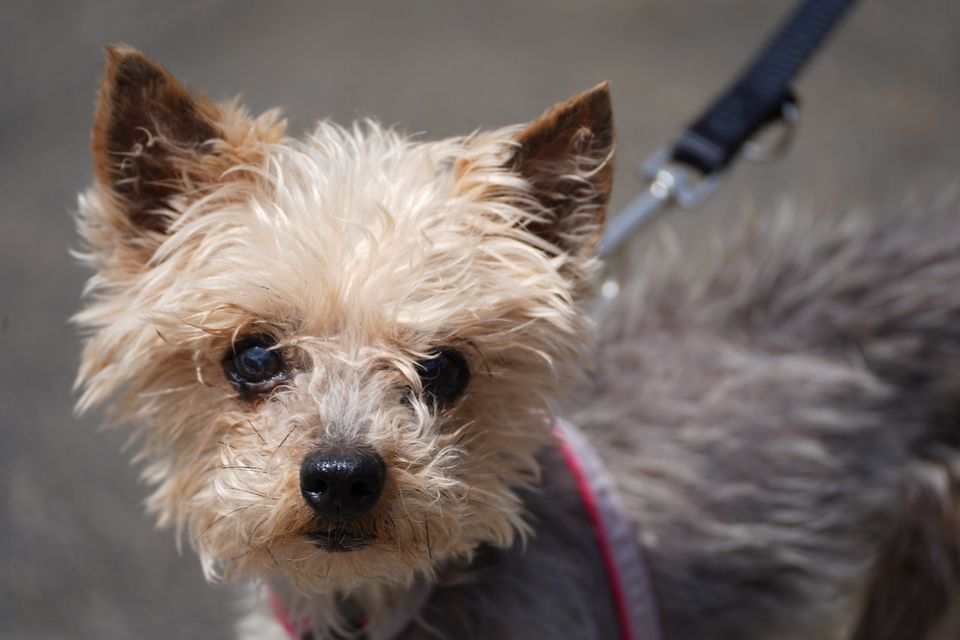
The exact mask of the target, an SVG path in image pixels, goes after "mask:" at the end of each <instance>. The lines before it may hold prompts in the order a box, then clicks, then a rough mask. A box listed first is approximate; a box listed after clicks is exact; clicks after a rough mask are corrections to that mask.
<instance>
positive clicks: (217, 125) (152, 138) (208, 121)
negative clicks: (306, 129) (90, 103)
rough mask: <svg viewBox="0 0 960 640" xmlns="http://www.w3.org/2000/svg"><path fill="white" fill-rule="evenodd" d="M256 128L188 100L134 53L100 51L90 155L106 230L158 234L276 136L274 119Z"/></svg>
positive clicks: (237, 113)
mask: <svg viewBox="0 0 960 640" xmlns="http://www.w3.org/2000/svg"><path fill="white" fill-rule="evenodd" d="M271 123H272V126H269V125H270V124H271ZM262 124H264V123H260V122H258V121H255V120H252V119H251V118H249V116H247V115H246V114H245V113H244V112H242V111H241V110H239V109H237V108H229V107H228V108H222V107H220V106H218V105H216V104H214V103H213V102H211V101H210V100H208V99H207V98H205V97H203V96H201V95H198V94H194V93H191V92H190V91H188V90H187V89H186V87H184V86H183V85H182V84H180V83H179V82H178V81H177V80H176V79H175V78H174V77H173V76H172V75H171V74H170V72H169V71H167V70H166V69H164V68H163V67H162V66H160V65H159V64H157V63H156V62H154V61H152V60H150V59H149V58H147V57H146V56H144V55H143V54H142V53H140V52H139V51H137V50H136V49H133V48H131V47H127V46H113V47H107V62H106V70H105V73H104V78H103V84H102V85H101V88H100V95H99V100H98V103H97V110H96V116H95V120H94V127H93V136H92V141H91V147H92V151H93V162H94V172H95V176H96V180H97V186H98V188H99V190H100V193H101V194H103V195H106V196H107V199H108V200H109V201H110V205H111V209H115V210H117V211H115V213H119V214H120V215H119V216H114V217H115V218H116V219H114V220H111V222H112V223H113V224H112V225H111V226H112V227H114V230H115V231H118V232H121V233H123V234H125V235H126V236H137V237H141V238H142V236H144V235H149V234H150V233H153V234H162V233H165V232H166V231H167V229H168V227H169V226H170V224H171V223H172V221H173V220H174V219H175V217H176V211H177V208H178V207H181V206H183V204H184V203H185V202H188V201H190V200H192V199H195V198H197V197H199V196H201V195H203V194H204V193H206V192H208V191H209V190H210V189H211V188H212V187H213V186H215V185H216V184H218V183H219V182H221V181H222V180H223V179H224V178H223V174H224V172H226V171H227V170H228V169H230V168H231V167H232V166H235V165H237V164H239V163H242V162H253V161H256V155H257V153H258V152H260V150H261V149H262V146H263V145H262V142H263V141H264V138H269V139H276V138H279V137H280V135H281V134H282V132H283V123H278V122H276V120H275V118H274V119H273V120H272V121H271V122H270V123H267V124H268V126H266V127H263V126H261V125H262ZM258 143H259V144H258Z"/></svg>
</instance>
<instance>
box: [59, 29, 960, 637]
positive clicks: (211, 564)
mask: <svg viewBox="0 0 960 640" xmlns="http://www.w3.org/2000/svg"><path fill="white" fill-rule="evenodd" d="M92 149H93V161H94V168H95V183H94V185H93V186H92V187H91V188H90V189H89V190H87V191H86V192H85V193H83V194H82V195H81V197H80V205H79V222H78V224H79V230H80V233H81V235H82V237H83V239H84V241H85V243H86V250H85V252H84V253H83V259H84V261H85V262H86V263H87V264H89V265H90V266H91V267H92V268H93V269H94V270H95V272H96V275H94V277H93V278H92V279H91V281H90V283H89V285H88V287H87V289H86V296H87V304H86V306H85V308H84V309H83V310H82V311H81V312H80V313H79V314H78V316H77V322H78V324H79V325H80V326H81V327H82V328H83V330H84V331H85V332H86V344H85V349H84V351H83V356H82V364H81V367H80V372H79V376H78V387H79V388H80V389H81V390H82V391H81V395H80V398H79V401H78V408H79V410H86V409H89V408H91V407H95V406H98V405H101V406H102V405H104V404H105V403H108V402H109V408H110V411H109V415H110V416H111V418H112V420H113V421H118V422H122V423H132V424H135V425H136V427H137V434H138V435H139V440H140V443H141V445H142V453H141V459H142V460H143V461H144V462H145V477H146V479H147V481H148V482H149V483H150V485H152V488H153V489H152V493H151V496H150V498H149V508H150V510H151V511H152V512H154V513H155V514H156V515H157V517H158V520H159V522H160V524H162V525H171V526H173V527H174V528H175V529H176V531H177V533H178V535H183V536H186V537H187V538H188V539H189V541H190V543H191V544H192V546H193V548H194V549H195V550H196V552H197V554H198V555H199V558H200V562H201V565H202V567H203V572H204V573H205V575H206V576H207V577H208V578H209V579H215V578H219V577H227V578H243V579H247V580H248V581H250V582H251V583H252V584H255V585H257V586H256V587H253V588H252V589H251V595H250V600H251V602H250V609H249V613H248V614H247V615H246V617H245V618H244V620H243V621H242V622H241V623H240V625H239V633H240V635H241V637H243V638H246V639H251V640H252V639H253V638H257V639H275V640H280V639H288V638H290V637H295V638H298V639H300V640H306V639H313V640H322V639H324V638H334V637H366V638H370V639H371V640H383V639H386V638H404V639H414V638H498V639H504V640H505V639H507V638H517V639H521V638H523V639H529V638H551V639H552V638H564V639H577V640H580V639H610V638H616V637H625V638H626V637H636V636H631V635H629V634H628V633H627V632H626V631H625V630H624V629H623V619H622V618H621V617H618V614H617V610H616V609H615V607H614V606H613V605H612V604H611V602H612V600H614V599H616V597H617V594H616V593H613V589H614V587H613V586H611V583H610V582H609V580H608V572H609V570H610V567H609V566H605V558H606V556H604V555H603V550H602V549H598V545H597V536H598V534H597V531H596V527H595V525H596V523H595V522H592V520H594V519H595V518H594V517H593V516H594V515H595V513H594V512H593V511H591V510H590V509H589V506H590V505H585V503H584V501H583V499H582V497H581V496H580V495H579V494H578V492H577V490H576V488H575V487H573V484H574V480H573V479H571V477H570V474H569V473H567V472H566V469H565V467H564V465H563V463H562V462H558V460H559V458H560V454H559V453H558V444H557V442H558V441H557V436H556V435H555V434H554V419H553V417H554V416H558V415H563V416H565V417H566V418H568V419H569V420H570V421H571V422H572V423H573V424H575V425H577V428H578V429H579V432H580V433H581V435H582V436H583V441H584V442H589V445H585V446H589V447H592V449H594V450H595V451H596V452H598V455H599V458H600V459H602V461H603V467H604V468H605V473H608V474H609V476H610V478H611V484H612V485H613V487H614V490H615V492H616V494H617V495H618V499H619V500H620V502H621V503H622V505H623V506H624V507H625V512H626V514H627V517H628V518H629V521H630V526H631V527H633V530H634V531H635V536H636V542H639V543H641V546H642V548H643V553H644V559H645V560H644V561H645V563H646V569H647V571H648V574H649V582H650V589H651V591H652V594H653V596H654V599H655V602H656V618H658V622H657V624H658V625H659V628H660V631H659V634H660V637H662V638H664V639H665V640H678V639H679V640H690V639H702V638H706V639H717V640H722V639H736V640H752V639H769V638H778V639H781V640H790V639H811V638H816V639H840V638H856V639H859V640H866V639H868V638H869V639H870V640H883V639H894V638H897V639H903V638H921V637H924V634H926V633H932V632H934V631H935V629H934V627H935V625H936V624H937V621H938V619H940V618H941V617H942V616H943V615H944V614H945V612H946V611H947V610H948V609H949V607H950V603H951V599H952V598H953V595H954V588H955V587H956V585H957V584H958V581H960V455H958V450H957V447H958V446H960V425H958V420H960V395H958V391H960V289H958V287H957V283H958V281H960V231H958V229H957V224H956V223H957V220H956V219H955V218H951V217H949V216H931V217H928V218H925V219H920V218H912V219H909V220H903V221H900V222H896V223H892V224H888V225H885V226H881V225H878V224H877V223H876V222H875V221H872V220H870V219H866V218H853V217H845V218H843V219H842V220H839V221H836V222H833V223H814V222H811V221H809V220H804V219H802V218H798V217H797V216H796V215H791V214H781V215H779V216H774V217H771V218H770V219H769V220H768V221H765V222H761V221H754V222H753V223H747V224H745V225H744V230H743V231H742V232H739V233H735V234H731V235H732V237H733V239H731V240H730V241H729V242H727V243H726V244H725V246H724V247H723V248H720V250H718V251H715V252H714V255H712V256H703V257H698V258H697V259H696V260H693V259H691V258H690V257H684V256H676V255H671V253H670V252H669V251H659V252H657V253H656V254H655V255H654V256H653V257H651V258H650V259H649V260H648V261H647V268H646V269H644V270H643V272H642V273H641V274H640V275H638V277H637V278H636V279H635V282H633V283H632V284H631V285H629V286H627V287H625V289H624V292H623V293H622V294H621V295H620V296H619V298H618V300H617V301H616V302H614V303H612V304H609V305H607V306H606V307H605V308H603V309H601V310H600V311H598V313H597V314H591V313H588V306H589V304H590V292H591V286H592V282H593V280H594V276H595V272H596V270H597V266H598V261H597V259H596V258H595V256H594V247H595V245H596V242H597V240H598V238H599V235H600V231H601V227H602V222H603V217H604V210H605V207H606V204H607V200H608V197H609V194H610V188H611V179H612V160H613V154H614V136H613V126H612V121H611V108H610V99H609V94H608V89H607V86H606V85H600V86H598V87H596V88H594V89H592V90H590V91H587V92H585V93H583V94H581V95H579V96H577V97H575V98H573V99H571V100H569V101H567V102H563V103H561V104H558V105H556V106H554V107H553V108H551V109H550V110H549V111H547V112H546V113H545V114H544V115H543V116H541V117H539V118H538V119H536V120H534V121H533V122H532V123H530V124H528V125H525V126H518V127H507V128H504V129H500V130H497V131H492V132H485V133H476V134H473V135H468V136H465V137H459V138H452V139H448V140H441V141H439V142H422V141H413V140H411V139H408V138H406V137H404V136H403V135H401V134H400V133H398V132H396V131H393V130H390V129H385V128H382V127H381V126H379V125H377V124H376V123H373V122H364V123H362V124H357V125H354V126H353V127H352V128H350V129H344V128H340V127H338V126H335V125H333V124H330V123H327V122H321V123H320V124H319V125H318V127H317V128H316V130H315V131H314V133H313V134H312V135H310V136H309V137H307V139H306V140H304V141H298V140H293V139H290V138H287V137H285V136H284V122H283V121H282V120H281V119H280V117H279V115H278V112H276V111H269V112H267V113H264V114H263V115H260V116H257V117H254V116H251V115H250V114H249V113H248V112H247V111H245V110H244V109H243V108H242V107H240V106H239V105H238V104H237V103H236V102H232V103H226V104H216V103H213V102H211V101H209V100H207V99H206V98H204V97H202V96H200V95H197V94H194V93H191V92H189V91H188V90H187V89H185V88H184V87H183V86H182V85H181V84H179V83H178V82H177V81H176V80H175V79H174V78H173V77H172V76H171V75H170V74H169V73H168V72H167V71H166V70H165V69H164V68H162V67H161V66H159V65H158V64H156V63H154V62H152V61H151V60H149V59H148V58H146V57H145V56H143V55H142V54H140V53H139V52H137V51H136V50H134V49H131V48H128V47H123V46H118V47H111V48H108V54H107V65H106V72H105V78H104V80H103V85H102V88H101V90H100V94H99V103H98V106H97V110H96V117H95V124H94V129H93V137H92ZM596 315H599V316H600V319H599V326H600V330H599V331H598V332H595V331H594V329H593V326H594V320H596V318H594V319H593V320H592V319H591V316H596ZM595 333H598V334H599V341H598V340H596V339H595V337H594V334H595ZM571 446H572V447H573V448H574V449H576V448H577V446H578V445H577V442H576V441H573V443H572V445H571ZM586 475H588V476H589V475H591V473H590V472H588V473H587V474H586ZM606 559H607V560H609V558H606ZM607 564H609V562H607ZM621 595H622V594H621ZM654 635H657V633H656V632H655V633H653V634H651V637H653V636H654ZM636 640H641V639H640V638H636Z"/></svg>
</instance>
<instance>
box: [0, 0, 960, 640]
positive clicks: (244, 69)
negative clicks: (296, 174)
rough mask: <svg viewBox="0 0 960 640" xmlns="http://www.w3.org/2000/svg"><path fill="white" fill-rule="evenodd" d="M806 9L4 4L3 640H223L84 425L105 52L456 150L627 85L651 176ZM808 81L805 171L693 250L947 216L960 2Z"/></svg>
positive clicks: (831, 58) (773, 169) (631, 151)
mask: <svg viewBox="0 0 960 640" xmlns="http://www.w3.org/2000/svg"><path fill="white" fill-rule="evenodd" d="M791 4H792V3H791V2H787V1H784V0H696V1H693V0H634V1H630V0H604V1H599V0H598V1H587V0H555V1H552V2H546V1H544V2H532V1H522V0H520V1H514V2H506V1H501V0H496V1H486V2H480V1H475V2H470V3H466V2H449V1H448V2H444V1H442V0H436V1H426V0H412V1H411V0H407V1H404V2H376V3H374V2H359V1H358V2H312V3H284V2H274V3H266V2H255V1H253V0H241V1H237V2H230V1H228V0H194V1H193V2H190V3H177V4H174V3H171V2H148V1H144V0H139V1H133V2H127V1H122V0H102V1H101V2H88V1H76V2H62V3H53V2H42V1H38V2H31V1H27V0H2V1H0V167H2V170H0V434H2V439H0V640H7V639H14V638H16V639H28V638H29V639H37V640H40V639H43V640H54V639H61V638H62V639H66V638H70V639H88V638H89V639H96V640H110V639H118V640H119V639H121V638H122V639H127V638H138V639H143V640H146V639H151V638H156V639H161V638H164V639H165V638H185V639H193V638H197V639H200V638H203V639H209V638H226V637H229V632H228V625H229V622H230V621H231V620H232V618H233V613H232V611H231V607H232V605H231V594H230V591H229V589H227V588H224V587H214V588H211V587H208V586H207V585H205V584H204V583H203V581H202V578H201V577H200V571H199V567H198V565H197V563H196V562H195V560H194V558H193V557H192V556H191V555H190V553H189V552H188V551H185V552H184V553H183V555H180V554H178V553H177V550H176V548H175V546H174V542H173V539H172V536H171V534H170V532H167V531H163V532H157V531H154V529H153V526H152V523H151V522H150V521H149V520H148V518H146V517H145V516H144V515H143V514H142V512H141V503H142V500H143V498H144V496H145V493H146V491H145V488H144V487H143V486H142V484H140V483H139V481H138V480H137V471H136V469H135V468H133V467H131V466H130V465H129V463H128V458H129V457H130V456H129V455H124V454H123V453H122V452H121V448H122V447H123V445H124V442H125V440H126V438H127V434H126V433H124V432H102V431H98V430H97V424H98V419H97V417H96V416H90V417H84V418H82V419H77V418H76V417H74V416H73V415H72V413H71V390H70V385H71V381H72V378H73V375H74V370H75V368H76V365H77V360H78V351H79V341H78V339H77V337H76V335H75V331H74V330H73V328H72V327H70V326H69V325H68V323H67V318H68V317H69V316H70V314H71V313H73V312H74V311H75V310H76V309H77V307H78V305H79V292H80V289H81V287H82V284H83V281H84V279H85V277H86V276H87V275H88V274H86V273H84V271H83V270H82V269H81V268H80V267H79V266H77V265H76V264H75V262H74V261H73V260H72V259H71V258H70V257H69V256H68V253H67V251H68V248H70V247H74V246H76V244H77V243H76V240H75V238H74V231H73V227H72V222H71V218H70V215H69V212H70V211H71V210H72V209H73V208H74V206H75V201H76V200H75V194H76V192H77V191H78V190H79V189H81V188H83V187H84V185H85V184H87V182H88V181H89V180H90V176H91V170H90V165H89V158H88V151H87V140H88V131H89V126H90V120H91V112H92V104H93V96H94V91H95V88H96V85H97V79H98V74H99V72H100V66H101V62H102V55H101V51H100V47H101V45H102V44H104V43H108V42H117V41H125V42H129V43H131V44H134V45H136V46H138V47H140V48H141V49H143V50H144V51H146V52H147V53H148V54H150V55H152V56H155V57H156V58H158V59H160V60H161V61H163V62H164V63H165V64H166V65H167V66H169V67H170V68H171V69H172V70H173V71H174V72H175V73H177V74H178V75H179V76H180V77H181V78H183V79H185V80H186V81H187V82H188V83H190V84H191V85H192V86H194V87H197V88H201V89H203V90H204V91H206V92H207V93H209V94H210V95H212V96H214V97H226V96H229V95H232V94H234V93H237V92H241V91H242V92H243V94H244V97H245V99H246V100H247V102H248V103H249V104H250V106H251V107H253V108H254V109H255V110H259V109H264V108H267V107H269V106H273V105H275V104H280V105H283V106H285V107H286V109H287V113H288V114H289V116H290V121H291V126H292V129H293V130H294V131H297V132H300V131H303V130H304V129H306V128H307V127H308V126H309V125H310V123H311V122H312V121H313V120H314V119H316V118H318V117H331V118H334V119H336V120H339V121H348V120H350V119H352V118H354V117H356V116H358V115H374V116H376V117H378V118H379V119H381V120H383V121H385V122H389V123H402V124H403V126H404V127H405V128H406V129H408V130H410V131H424V132H427V133H428V135H430V136H445V135H449V134H454V133H461V132H466V131H470V130H472V129H474V128H477V127H484V126H496V125H502V124H507V123H513V122H519V121H523V120H526V119H529V118H532V117H533V116H535V115H537V114H538V113H539V112H540V111H541V110H542V109H544V108H545V107H546V106H548V105H549V104H550V103H552V102H554V101H556V100H560V99H562V98H565V97H567V96H569V95H572V94H573V93H575V92H577V91H579V90H582V89H584V88H586V87H589V86H592V85H593V84H595V83H597V82H599V81H600V80H604V79H608V80H611V81H612V83H613V93H614V105H615V110H616V117H617V122H618V130H619V138H620V144H621V147H620V148H621V155H620V169H619V172H618V184H617V187H616V195H615V198H614V209H616V208H618V207H619V206H622V205H623V204H625V203H626V201H627V200H628V199H629V198H630V196H631V195H633V193H634V192H635V190H636V189H637V188H638V182H637V181H636V179H635V178H634V171H633V167H634V166H635V165H636V164H637V163H638V162H639V161H640V160H641V159H642V158H643V157H644V156H645V155H646V154H647V153H649V152H651V151H653V150H654V149H655V148H656V147H657V146H658V145H659V144H660V143H661V142H662V141H663V140H664V139H665V138H666V137H667V136H668V135H670V134H672V133H673V132H675V131H676V130H677V129H678V128H679V127H681V126H682V125H683V124H684V123H685V121H686V120H687V119H688V118H689V117H691V116H692V115H694V113H695V112H696V111H697V110H698V109H699V108H700V107H701V105H702V103H703V102H704V101H705V100H706V99H707V98H708V97H710V96H712V95H713V93H714V92H715V91H716V90H717V89H719V88H720V86H721V85H722V84H723V83H724V82H725V81H726V80H727V78H728V77H729V75H730V74H731V73H732V71H733V70H734V69H735V68H736V67H737V66H738V65H739V64H740V63H741V62H742V61H743V60H744V59H745V57H746V56H747V55H748V52H749V51H750V50H751V49H752V47H753V46H754V45H755V44H757V43H758V42H759V40H760V39H762V37H763V34H765V32H766V30H767V29H768V28H769V27H770V26H771V25H772V24H773V23H774V22H775V21H776V20H777V19H778V17H779V16H780V15H782V14H783V12H784V11H785V10H786V8H787V7H789V6H790V5H791ZM863 4H864V6H862V7H861V8H860V10H859V12H858V13H857V14H856V15H855V16H854V17H853V19H852V20H851V22H850V24H849V25H848V28H847V29H845V30H844V31H843V32H842V34H841V36H840V38H839V39H837V40H836V41H835V42H834V43H833V46H831V47H830V49H829V50H828V51H827V52H826V54H825V55H824V56H823V57H822V58H821V59H820V60H819V61H818V62H817V64H816V65H815V66H814V68H813V69H812V72H811V73H810V74H809V75H808V76H807V77H806V79H805V80H804V81H803V82H802V83H801V93H802V95H803V98H804V101H805V102H804V116H803V117H804V121H803V124H802V129H801V132H800V136H799V139H798V140H797V144H796V146H795V148H794V149H793V151H792V152H791V154H790V155H789V157H788V158H787V159H785V160H784V161H782V162H780V163H778V164H776V165H771V166H742V167H740V168H739V169H738V170H737V171H736V172H735V173H734V175H733V176H732V177H731V179H730V181H729V182H728V184H726V185H725V187H724V189H723V191H722V192H721V193H720V194H719V195H718V197H717V198H716V199H715V200H713V201H712V202H711V203H710V205H709V207H708V208H707V209H705V210H704V211H702V212H700V213H697V214H684V215H677V216H675V217H673V218H671V219H670V220H669V221H668V222H667V224H669V225H672V226H673V227H675V228H676V229H678V231H679V233H680V236H681V239H682V241H683V243H684V245H687V246H693V245H694V244H695V243H696V242H698V241H701V240H703V239H705V238H709V237H712V236H713V235H714V234H716V233H722V227H723V225H724V223H725V222H726V221H727V220H729V219H730V215H731V214H732V213H733V212H736V211H738V210H740V209H743V208H756V209H760V210H763V209H768V208H771V207H774V206H777V204H778V203H779V202H781V201H782V200H783V199H784V198H787V197H789V198H790V199H792V200H793V201H794V202H797V203H799V204H800V205H801V206H804V207H807V208H811V209H814V210H817V211H820V212H823V213H824V214H828V215H829V214H830V213H832V212H837V211H842V210H847V209H851V208H869V209H873V210H877V211H880V212H883V213H885V214H886V215H896V214H897V212H899V211H902V210H903V209H904V208H905V207H916V206H921V207H922V206H934V205H935V204H936V201H937V200H938V198H940V199H942V198H949V197H950V195H951V193H952V191H953V190H955V189H956V187H957V178H958V168H960V122H958V120H957V115H958V113H960V109H958V106H960V64H958V62H960V3H958V2H957V1H956V0H897V1H891V0H874V1H873V2H864V3H863Z"/></svg>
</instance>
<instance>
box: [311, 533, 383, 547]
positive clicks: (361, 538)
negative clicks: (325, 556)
mask: <svg viewBox="0 0 960 640" xmlns="http://www.w3.org/2000/svg"><path fill="white" fill-rule="evenodd" d="M306 536H307V539H309V540H310V542H312V543H313V545H314V546H315V547H316V548H317V549H320V550H321V551H326V552H327V553H350V552H351V551H359V550H360V549H363V548H365V547H367V546H368V545H370V544H371V543H372V542H373V541H374V539H375V536H374V535H373V534H370V533H358V532H356V531H347V530H343V529H331V530H329V531H312V532H310V533H307V534H306Z"/></svg>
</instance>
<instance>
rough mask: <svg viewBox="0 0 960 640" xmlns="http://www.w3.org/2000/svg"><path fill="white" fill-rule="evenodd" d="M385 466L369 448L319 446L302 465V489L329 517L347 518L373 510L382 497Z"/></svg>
mask: <svg viewBox="0 0 960 640" xmlns="http://www.w3.org/2000/svg"><path fill="white" fill-rule="evenodd" d="M385 476H386V467H385V466H384V464H383V458H381V457H380V456H379V455H378V454H377V453H376V452H375V451H371V450H369V449H355V448H338V449H320V450H318V451H314V452H313V453H311V454H310V455H308V456H307V457H306V458H304V459H303V464H301V465H300V492H301V493H302V494H303V498H304V500H306V501H307V504H308V505H310V508H311V509H313V510H314V511H316V512H317V515H319V516H321V517H322V518H325V519H327V520H333V521H335V522H344V521H346V520H352V519H353V518H358V517H360V516H362V515H363V514H365V513H366V512H368V511H370V509H372V508H373V505H375V504H376V503H377V500H378V499H379V498H380V492H381V491H383V481H384V478H385Z"/></svg>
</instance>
